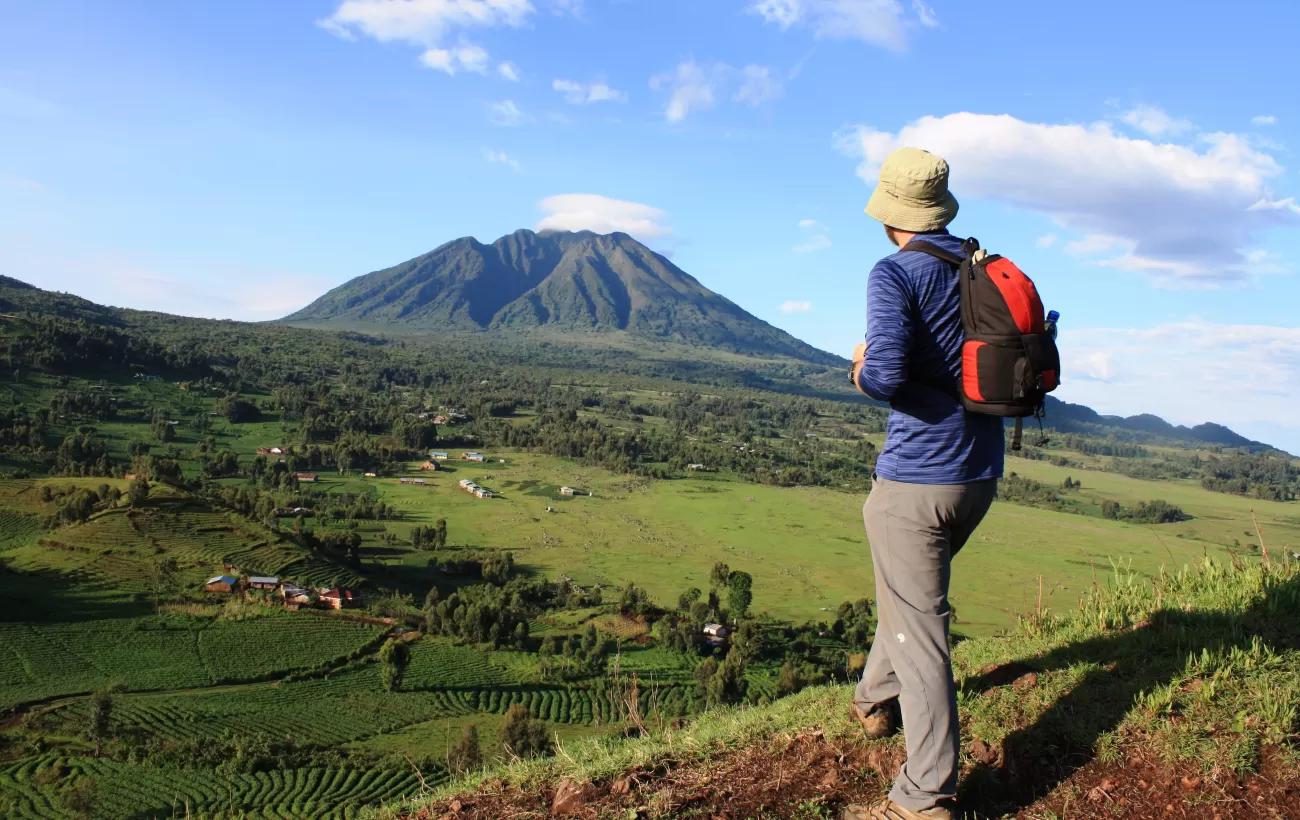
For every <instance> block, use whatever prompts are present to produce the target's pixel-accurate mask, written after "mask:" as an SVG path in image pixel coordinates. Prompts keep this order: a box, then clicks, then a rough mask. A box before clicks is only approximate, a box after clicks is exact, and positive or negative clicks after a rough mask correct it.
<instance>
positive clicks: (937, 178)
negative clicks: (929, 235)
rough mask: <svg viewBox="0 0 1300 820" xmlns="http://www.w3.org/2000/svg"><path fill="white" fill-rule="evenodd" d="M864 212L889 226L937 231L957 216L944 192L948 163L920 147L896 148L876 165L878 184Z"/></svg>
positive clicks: (907, 229)
mask: <svg viewBox="0 0 1300 820" xmlns="http://www.w3.org/2000/svg"><path fill="white" fill-rule="evenodd" d="M867 213H868V214H869V215H871V216H872V217H873V218H875V219H878V220H880V221H881V222H883V223H884V224H886V225H888V226H889V227H891V228H897V229H899V230H900V231H911V232H913V233H921V232H923V231H937V230H939V229H940V228H942V227H944V226H946V225H947V224H948V223H949V222H952V221H953V219H954V218H955V217H956V216H957V200H956V199H955V198H954V197H953V195H952V194H951V193H949V192H948V163H946V162H944V161H943V158H941V157H936V156H935V155H934V154H931V153H930V152H929V151H923V150H921V149H920V148H899V149H898V150H897V151H894V152H893V153H892V154H890V155H889V156H887V157H885V162H884V164H882V165H881V166H880V184H879V185H877V186H876V190H875V191H874V192H873V193H872V194H871V199H870V200H868V201H867Z"/></svg>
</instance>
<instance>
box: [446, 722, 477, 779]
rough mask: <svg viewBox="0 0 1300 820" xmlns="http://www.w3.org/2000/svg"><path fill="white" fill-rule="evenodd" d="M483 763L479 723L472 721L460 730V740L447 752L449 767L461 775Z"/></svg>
mask: <svg viewBox="0 0 1300 820" xmlns="http://www.w3.org/2000/svg"><path fill="white" fill-rule="evenodd" d="M482 765H483V751H482V749H480V748H479V743H478V724H477V723H471V724H469V725H468V726H466V727H465V728H464V729H461V730H460V741H459V742H457V743H456V745H454V746H452V747H451V751H449V752H447V768H448V769H451V771H452V772H454V773H455V774H458V775H461V774H465V773H467V772H472V771H474V770H475V769H477V768H478V767H479V766H482Z"/></svg>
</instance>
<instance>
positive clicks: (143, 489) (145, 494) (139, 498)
mask: <svg viewBox="0 0 1300 820" xmlns="http://www.w3.org/2000/svg"><path fill="white" fill-rule="evenodd" d="M128 493H129V495H130V498H131V506H132V507H139V506H140V505H141V504H143V503H144V502H145V500H146V499H148V498H149V480H148V479H146V478H145V477H144V476H143V475H138V476H136V477H135V480H134V481H132V482H131V488H130V490H128Z"/></svg>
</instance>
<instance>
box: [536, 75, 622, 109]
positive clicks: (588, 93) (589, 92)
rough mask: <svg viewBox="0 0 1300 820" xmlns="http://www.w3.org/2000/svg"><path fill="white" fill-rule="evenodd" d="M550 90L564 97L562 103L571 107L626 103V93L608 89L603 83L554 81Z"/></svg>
mask: <svg viewBox="0 0 1300 820" xmlns="http://www.w3.org/2000/svg"><path fill="white" fill-rule="evenodd" d="M551 88H553V89H555V90H556V91H559V92H560V93H561V94H563V95H564V101H565V102H567V103H571V104H572V105H587V104H589V103H598V102H620V103H625V102H627V92H626V91H619V90H617V89H614V88H610V87H609V86H608V85H606V84H605V83H577V82H574V81H573V80H561V79H556V80H555V81H554V82H552V83H551Z"/></svg>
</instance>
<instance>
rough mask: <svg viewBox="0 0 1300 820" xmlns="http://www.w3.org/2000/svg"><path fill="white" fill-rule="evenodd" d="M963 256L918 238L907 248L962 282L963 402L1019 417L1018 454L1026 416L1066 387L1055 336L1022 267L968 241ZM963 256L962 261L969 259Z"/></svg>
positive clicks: (973, 407) (975, 409)
mask: <svg viewBox="0 0 1300 820" xmlns="http://www.w3.org/2000/svg"><path fill="white" fill-rule="evenodd" d="M961 249H962V256H958V255H956V254H953V253H949V252H948V251H945V250H944V249H943V248H940V247H938V246H936V245H932V244H931V243H929V242H926V241H924V240H920V239H914V240H912V241H911V242H909V243H907V245H906V246H904V247H903V250H905V251H916V252H917V253H924V254H927V255H929V256H933V257H935V258H937V259H942V260H943V261H945V262H947V263H948V264H950V265H954V266H956V267H957V275H958V276H959V277H961V324H962V329H963V330H965V332H966V341H965V342H964V343H963V344H962V349H961V381H960V382H959V383H958V389H957V391H956V392H957V397H958V398H959V399H961V403H962V405H963V406H964V407H965V408H966V409H967V410H969V411H970V412H972V413H983V414H986V415H991V416H1014V417H1015V418H1016V430H1015V436H1014V438H1013V439H1012V445H1011V446H1012V449H1014V450H1018V449H1020V429H1021V421H1020V420H1021V418H1023V417H1024V416H1035V417H1038V418H1040V419H1041V418H1042V414H1043V402H1044V400H1045V399H1046V397H1047V394H1048V393H1050V392H1052V391H1053V390H1055V389H1056V387H1057V385H1058V384H1060V382H1061V357H1060V354H1059V353H1058V352H1057V349H1056V339H1055V337H1054V336H1053V335H1052V334H1051V333H1049V332H1047V330H1046V329H1045V328H1044V326H1043V325H1044V315H1043V302H1042V300H1041V299H1039V298H1038V289H1037V288H1035V287H1034V283H1033V280H1031V279H1030V278H1029V277H1028V276H1026V275H1025V274H1024V273H1023V272H1022V271H1021V270H1020V268H1018V267H1016V263H1014V262H1012V261H1011V260H1010V259H1007V258H1006V257H1005V256H998V255H997V254H990V253H987V252H986V251H983V250H981V249H980V243H979V241H978V240H976V239H973V238H972V239H967V240H966V241H965V242H963V243H962V247H961ZM963 257H964V258H963Z"/></svg>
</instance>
